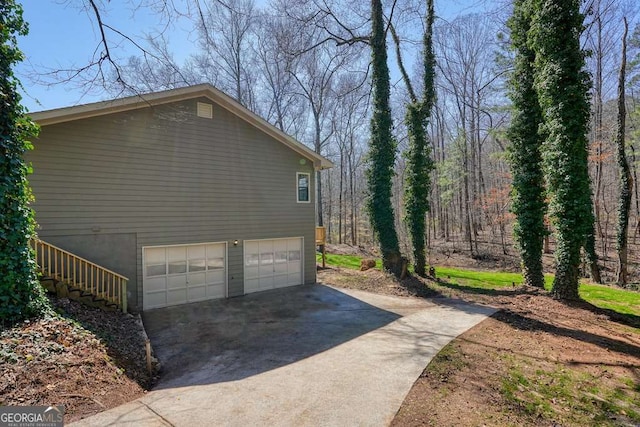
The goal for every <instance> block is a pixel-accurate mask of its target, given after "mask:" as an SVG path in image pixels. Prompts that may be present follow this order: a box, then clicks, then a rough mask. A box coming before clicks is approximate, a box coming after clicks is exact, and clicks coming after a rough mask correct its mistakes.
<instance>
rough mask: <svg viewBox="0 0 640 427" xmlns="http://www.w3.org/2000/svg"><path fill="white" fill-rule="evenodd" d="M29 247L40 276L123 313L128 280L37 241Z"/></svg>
mask: <svg viewBox="0 0 640 427" xmlns="http://www.w3.org/2000/svg"><path fill="white" fill-rule="evenodd" d="M32 244H33V247H34V250H35V258H36V263H37V264H38V268H39V269H40V271H41V272H42V274H43V275H44V276H48V277H53V278H55V279H56V280H59V281H60V282H64V283H67V284H68V285H71V286H72V287H74V288H76V289H80V290H83V291H85V292H89V293H91V294H92V295H94V296H96V297H98V298H102V299H104V300H106V301H109V302H111V303H114V304H116V305H118V306H119V307H120V308H121V309H122V311H123V312H125V313H126V311H127V282H128V281H129V279H127V278H126V277H124V276H123V275H121V274H118V273H116V272H114V271H111V270H108V269H106V268H104V267H101V266H99V265H98V264H95V263H93V262H91V261H88V260H86V259H84V258H81V257H79V256H77V255H74V254H72V253H71V252H68V251H65V250H64V249H61V248H59V247H57V246H54V245H52V244H50V243H47V242H44V241H42V240H40V239H34V240H33V241H32Z"/></svg>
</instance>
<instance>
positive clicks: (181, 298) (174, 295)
mask: <svg viewBox="0 0 640 427" xmlns="http://www.w3.org/2000/svg"><path fill="white" fill-rule="evenodd" d="M186 302H187V289H186V288H180V289H168V290H167V305H178V304H185V303H186Z"/></svg>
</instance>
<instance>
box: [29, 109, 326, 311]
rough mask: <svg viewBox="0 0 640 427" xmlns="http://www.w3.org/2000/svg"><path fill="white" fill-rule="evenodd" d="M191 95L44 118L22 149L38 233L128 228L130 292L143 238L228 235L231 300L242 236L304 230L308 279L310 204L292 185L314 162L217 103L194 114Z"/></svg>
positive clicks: (151, 241) (150, 241)
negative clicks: (132, 247) (133, 252)
mask: <svg viewBox="0 0 640 427" xmlns="http://www.w3.org/2000/svg"><path fill="white" fill-rule="evenodd" d="M197 101H198V100H196V99H194V100H190V101H185V102H182V103H179V104H175V105H170V106H163V107H157V108H146V109H142V110H136V111H132V112H125V113H118V114H111V115H107V116H102V117H95V118H89V119H83V120H78V121H75V122H69V123H62V124H56V125H49V126H44V127H43V128H42V130H41V133H40V137H39V138H38V139H37V140H35V141H34V146H35V149H34V150H33V151H32V152H29V153H28V154H27V160H28V161H30V162H32V163H33V167H34V173H33V175H31V177H30V183H31V185H32V187H33V190H34V195H35V198H36V201H35V203H34V208H35V210H36V219H37V221H38V224H39V226H40V229H39V234H40V236H41V237H42V238H43V239H45V240H46V238H47V236H76V235H90V234H92V233H104V234H114V233H135V234H136V235H137V246H138V248H137V249H138V250H137V258H138V259H137V270H138V274H137V278H136V279H137V280H136V282H137V283H138V284H140V286H137V294H138V297H139V298H141V297H142V289H141V283H142V270H141V262H142V259H141V257H142V249H141V248H142V247H143V246H154V245H168V244H183V243H184V244H186V243H200V242H208V241H227V242H228V248H229V249H228V251H229V253H228V266H229V295H230V296H235V295H241V294H243V293H244V292H243V277H242V270H243V268H242V267H243V261H242V241H243V240H246V239H264V238H278V237H304V239H305V253H304V256H305V266H304V268H305V283H312V282H314V281H315V255H314V252H315V248H314V215H315V205H314V203H308V204H301V203H296V187H295V186H296V172H313V169H312V162H311V160H310V159H306V163H305V165H301V164H300V160H301V158H302V157H301V156H300V155H299V154H297V153H295V152H294V151H292V150H291V149H289V148H287V147H285V146H284V145H283V144H281V143H280V142H278V141H275V140H274V139H272V138H271V137H269V136H267V135H265V134H263V133H262V132H260V131H258V130H257V129H255V128H253V127H251V126H249V125H247V124H246V123H245V122H243V121H242V120H240V119H239V118H237V117H236V116H235V115H232V114H230V113H228V112H227V111H226V110H224V109H222V108H220V107H217V106H216V105H214V113H213V115H214V118H213V119H204V118H199V117H196V115H195V107H196V102H197ZM201 101H203V102H209V101H207V100H201ZM311 177H312V188H311V190H312V193H311V194H314V193H313V191H314V180H313V178H314V174H313V173H311ZM234 240H238V241H239V244H238V245H237V246H234V245H233V241H234ZM116 271H117V269H116ZM138 306H139V307H141V301H139V303H138Z"/></svg>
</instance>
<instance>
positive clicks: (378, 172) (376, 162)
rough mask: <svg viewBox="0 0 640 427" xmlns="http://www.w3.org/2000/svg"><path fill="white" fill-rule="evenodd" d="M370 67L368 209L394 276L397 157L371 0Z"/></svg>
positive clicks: (383, 48)
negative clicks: (394, 201) (394, 186)
mask: <svg viewBox="0 0 640 427" xmlns="http://www.w3.org/2000/svg"><path fill="white" fill-rule="evenodd" d="M371 20H372V34H371V57H372V64H371V71H372V80H373V116H372V118H371V142H370V147H369V159H368V163H369V164H368V168H367V185H368V192H369V194H368V198H367V210H368V212H369V217H370V218H371V225H372V228H373V232H374V234H375V236H376V237H377V238H378V241H379V242H380V251H381V252H382V264H383V267H384V268H385V269H386V270H388V271H391V272H392V273H393V274H395V275H396V276H397V277H400V276H401V275H402V274H403V268H404V266H403V264H404V260H403V259H402V256H401V255H400V246H399V244H398V234H397V233H396V229H395V222H394V212H393V205H392V204H391V185H392V181H391V180H392V178H393V173H394V172H393V166H394V164H395V159H396V141H395V140H394V139H393V135H392V133H391V127H392V121H391V107H390V105H389V96H390V88H389V68H388V66H387V43H386V40H385V30H384V20H383V15H382V2H381V1H380V0H372V1H371Z"/></svg>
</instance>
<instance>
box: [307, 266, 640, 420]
mask: <svg viewBox="0 0 640 427" xmlns="http://www.w3.org/2000/svg"><path fill="white" fill-rule="evenodd" d="M466 267H467V268H469V262H468V261H467V265H466ZM318 274H319V279H318V280H319V281H321V282H323V283H328V284H333V285H336V286H342V287H348V288H357V289H363V290H367V291H372V292H379V293H385V294H391V295H401V296H406V295H415V296H427V297H432V298H434V301H435V302H437V299H438V297H439V296H443V297H452V298H460V299H463V300H465V301H468V302H472V303H478V304H485V305H491V306H494V307H497V308H499V309H500V311H499V312H498V313H497V314H495V315H494V316H493V317H491V318H489V319H487V320H485V321H484V322H482V323H480V324H479V325H477V326H476V327H474V328H473V329H471V330H469V331H467V332H466V333H465V334H463V335H461V336H460V337H458V338H457V339H456V340H454V341H453V342H452V343H451V344H450V345H449V346H447V347H446V348H445V349H444V350H443V351H442V352H441V353H440V354H439V355H438V356H437V357H436V358H435V359H434V360H433V361H432V363H430V364H429V366H427V367H426V368H425V371H424V373H423V374H422V376H421V377H420V378H419V379H418V380H417V381H416V383H415V384H414V386H413V388H412V389H411V391H410V392H409V394H408V395H407V397H406V399H405V401H404V403H403V404H402V407H401V408H400V410H399V411H398V413H397V415H396V418H395V419H394V421H393V423H392V425H393V426H504V425H514V426H586V425H593V426H600V425H619V426H635V425H640V329H638V327H640V318H638V317H636V316H619V315H615V313H611V312H607V311H604V310H601V309H598V308H596V307H593V306H591V305H589V304H587V303H578V304H575V305H572V306H568V305H565V304H563V303H560V302H558V301H555V300H553V299H552V298H550V297H549V296H548V294H547V293H546V292H545V291H540V290H537V289H530V288H524V287H517V288H514V289H506V290H504V291H502V290H501V291H480V290H477V289H471V288H467V289H464V288H462V289H460V287H457V286H452V285H449V284H447V283H446V282H439V283H438V282H436V281H433V280H424V279H421V278H410V279H407V280H405V281H403V282H398V281H396V280H395V279H394V278H393V277H391V276H389V275H387V274H385V273H382V272H381V271H379V270H368V271H365V272H359V271H353V270H344V269H326V270H322V271H319V273H318Z"/></svg>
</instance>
